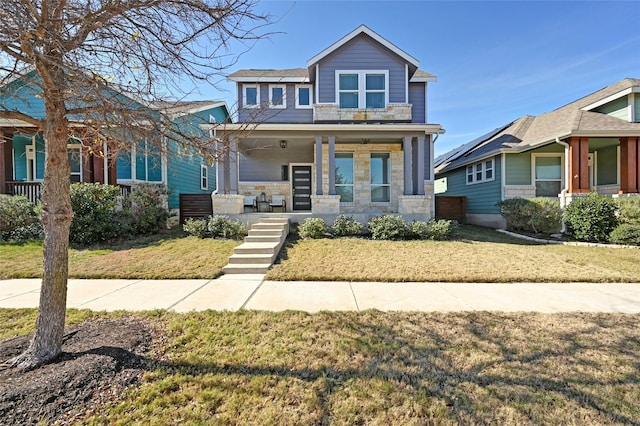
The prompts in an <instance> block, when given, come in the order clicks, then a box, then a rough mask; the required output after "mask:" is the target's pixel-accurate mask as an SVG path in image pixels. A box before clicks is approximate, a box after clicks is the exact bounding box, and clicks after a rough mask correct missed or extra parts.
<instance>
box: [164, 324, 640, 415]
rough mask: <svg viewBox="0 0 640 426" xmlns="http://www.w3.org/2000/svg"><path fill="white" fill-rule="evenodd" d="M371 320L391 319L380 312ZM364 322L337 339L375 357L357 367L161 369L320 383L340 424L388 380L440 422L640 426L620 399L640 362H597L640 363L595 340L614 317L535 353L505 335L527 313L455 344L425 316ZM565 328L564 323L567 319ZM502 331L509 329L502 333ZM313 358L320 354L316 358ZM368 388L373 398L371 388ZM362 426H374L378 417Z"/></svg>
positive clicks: (620, 340)
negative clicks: (503, 413)
mask: <svg viewBox="0 0 640 426" xmlns="http://www.w3.org/2000/svg"><path fill="white" fill-rule="evenodd" d="M320 315H323V314H320ZM326 315H329V314H326ZM330 315H340V314H330ZM370 315H384V314H379V313H375V312H371V311H370ZM358 318H360V316H355V320H354V316H351V315H349V316H348V317H347V318H344V320H345V321H348V323H347V324H346V325H345V327H346V328H341V329H339V330H336V336H335V338H336V339H340V340H341V341H344V342H345V343H344V344H345V345H347V346H348V347H349V350H352V351H353V353H352V357H357V356H361V357H363V358H364V359H366V360H367V362H366V363H365V364H364V365H362V366H360V367H357V368H354V367H349V366H347V365H343V366H338V365H334V366H326V365H325V366H322V367H319V368H309V367H305V366H303V365H299V366H297V367H291V366H290V365H284V364H283V365H275V364H274V365H251V364H220V363H216V362H214V361H208V360H207V361H204V362H171V361H161V362H159V363H158V364H157V365H156V368H157V369H160V370H161V371H163V372H164V373H166V374H179V375H183V376H192V377H194V378H195V377H198V376H203V375H208V374H216V375H223V376H224V375H229V376H240V377H248V378H250V377H258V376H273V377H277V378H283V379H296V380H299V381H302V382H306V383H308V384H309V385H311V384H312V383H314V384H316V385H318V383H316V382H320V383H321V385H320V386H319V390H317V393H316V397H317V401H318V404H319V405H320V407H318V408H319V410H320V412H321V413H322V420H321V424H330V423H331V422H332V420H331V419H336V417H337V416H338V417H339V414H340V413H336V412H335V409H334V408H333V407H332V401H331V396H332V395H335V394H336V393H339V392H340V391H342V390H345V389H346V388H347V387H348V386H354V384H353V383H354V381H357V380H364V381H365V382H366V381H369V380H372V379H379V380H382V381H384V382H385V383H387V384H389V385H390V386H391V387H392V388H394V392H395V391H396V390H398V389H402V391H401V392H406V389H411V392H410V393H412V394H413V396H414V397H416V398H417V396H418V395H424V396H425V398H426V401H427V402H429V403H431V404H433V403H434V402H436V403H439V404H440V405H441V406H442V405H443V406H445V407H446V416H448V418H446V419H443V418H436V420H440V421H443V420H444V421H451V420H453V421H455V422H457V423H460V424H492V423H495V422H499V421H501V420H502V421H504V418H502V419H501V418H500V417H499V416H498V417H496V416H497V414H496V413H497V412H499V411H500V410H501V409H502V408H504V407H508V408H509V409H510V410H512V411H515V412H516V413H517V415H519V416H520V418H521V419H527V421H528V422H532V423H534V424H536V423H557V422H558V421H559V422H560V423H564V422H567V421H570V422H574V421H579V420H578V419H582V418H583V416H586V417H587V418H589V419H590V420H591V421H592V422H593V423H592V424H599V423H602V422H604V423H622V424H635V425H637V424H640V422H638V414H639V413H640V406H639V405H638V404H640V403H639V402H638V399H636V400H635V401H636V402H635V405H631V406H629V404H628V403H626V405H625V402H622V401H620V400H618V399H617V397H616V395H620V393H625V392H627V391H628V390H629V388H631V392H637V389H638V386H639V385H640V369H638V363H637V361H631V363H635V373H633V374H626V375H622V376H621V377H618V376H616V375H615V373H613V372H609V373H608V374H609V376H607V377H601V374H599V373H600V372H602V371H603V370H605V369H606V368H605V367H606V362H605V361H603V360H602V359H601V358H600V362H597V361H595V360H594V359H593V357H592V352H594V351H599V352H603V351H604V352H606V353H604V354H603V355H604V356H605V358H606V357H607V356H613V354H619V356H620V357H628V358H629V359H631V360H635V359H637V358H636V357H637V353H638V351H639V350H640V339H639V338H638V336H637V335H618V336H617V337H616V338H615V339H611V340H609V341H598V340H592V339H590V338H589V336H590V335H591V333H592V332H595V331H600V332H602V330H603V329H608V328H610V327H612V320H610V319H608V318H611V317H607V316H604V315H603V316H598V315H590V316H585V317H583V318H584V321H585V324H586V326H585V327H582V329H581V331H579V332H578V331H568V332H560V333H558V335H557V337H559V338H561V341H560V342H553V344H549V345H546V341H544V340H545V339H546V338H548V337H549V336H548V335H546V334H545V333H544V330H543V331H541V332H542V333H543V335H545V336H546V337H545V338H544V339H543V342H538V341H536V339H535V338H534V339H533V340H532V341H531V342H529V343H530V345H528V346H526V345H525V346H526V347H521V346H517V345H515V344H513V343H512V342H510V341H509V339H508V338H505V330H506V329H508V327H509V325H510V323H511V324H514V321H517V320H524V321H526V319H527V315H521V316H516V319H515V320H514V319H513V317H505V316H504V315H497V314H496V315H494V314H489V313H479V314H468V315H467V316H466V320H465V321H460V322H461V323H463V327H462V328H461V329H460V330H459V331H460V333H465V334H466V335H467V338H468V340H469V341H468V342H467V343H466V344H465V343H460V342H452V341H451V340H449V339H448V338H447V333H444V334H443V333H442V332H435V331H434V332H432V331H430V330H428V329H425V328H424V322H421V321H417V320H414V319H412V318H420V317H419V316H417V315H416V316H413V317H412V316H408V317H403V318H402V321H399V322H396V323H395V324H394V325H382V324H380V323H371V322H368V321H366V320H365V321H361V320H358ZM434 318H435V319H434V320H435V321H440V322H442V324H439V326H444V327H448V326H449V325H450V323H449V322H448V320H447V319H446V317H445V316H442V317H437V316H436V317H434ZM558 321H560V322H562V317H561V316H560V317H558ZM628 321H635V322H636V327H637V318H636V319H633V318H632V317H631V318H630V319H628ZM408 329H411V330H414V331H415V330H421V334H420V336H418V338H416V336H415V335H413V334H412V332H408V331H405V330H408ZM494 330H499V331H500V332H498V333H494V332H493V331H494ZM454 334H455V333H454ZM506 334H508V333H506ZM525 340H527V339H525ZM203 344H204V342H203ZM261 344H262V345H264V344H265V342H264V341H263V342H262V343H261ZM458 345H460V346H458ZM545 345H546V346H545ZM227 346H228V345H227ZM225 347H226V346H225ZM308 355H309V356H310V357H313V356H314V354H313V353H310V354H308ZM259 362H260V361H256V363H259ZM617 362H620V360H618V361H617ZM547 365H549V366H550V365H555V366H557V367H558V373H550V372H549V370H548V368H547V367H546V366H547ZM632 367H633V366H632ZM580 371H582V373H579V372H580ZM587 371H590V372H591V374H590V373H586V372H587ZM232 382H233V380H232ZM355 386H357V385H355ZM365 386H367V385H366V384H365ZM612 387H613V388H617V389H618V390H619V391H620V392H616V391H615V389H614V391H610V388H612ZM309 388H311V386H309ZM314 388H318V386H314ZM364 391H365V393H366V391H367V390H366V389H365V390H364ZM347 393H348V392H347ZM353 393H358V392H352V394H353ZM369 396H372V397H373V398H380V401H383V400H384V398H385V396H386V395H385V394H384V393H380V394H379V395H369ZM631 400H633V399H631ZM367 402H369V401H367ZM360 403H362V401H360ZM423 403H424V401H423ZM354 404H357V402H355V403H354ZM432 408H433V407H432ZM380 410H382V408H380ZM554 410H556V411H567V410H569V411H571V410H576V411H578V410H580V411H581V413H577V412H573V413H572V412H567V413H566V415H567V416H568V417H567V418H565V419H563V418H561V419H558V418H556V417H555V415H554V414H553V412H554ZM359 420H361V421H362V422H364V423H367V421H370V420H371V419H369V418H361V419H359ZM422 420H424V419H422ZM587 423H588V422H587Z"/></svg>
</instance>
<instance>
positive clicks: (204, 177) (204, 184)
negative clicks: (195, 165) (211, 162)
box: [200, 164, 209, 190]
mask: <svg viewBox="0 0 640 426" xmlns="http://www.w3.org/2000/svg"><path fill="white" fill-rule="evenodd" d="M200 189H203V190H207V189H209V169H208V168H207V166H205V165H204V164H202V165H201V166H200Z"/></svg>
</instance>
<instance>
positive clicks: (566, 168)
mask: <svg viewBox="0 0 640 426" xmlns="http://www.w3.org/2000/svg"><path fill="white" fill-rule="evenodd" d="M556 143H557V144H559V145H562V146H564V188H562V191H560V200H561V202H560V207H562V208H564V207H566V206H565V203H566V195H567V191H569V179H570V176H569V144H568V143H566V142H562V141H561V140H560V138H558V137H556ZM566 231H567V227H566V226H565V223H564V218H563V219H562V229H560V232H562V233H563V234H564V233H565V232H566Z"/></svg>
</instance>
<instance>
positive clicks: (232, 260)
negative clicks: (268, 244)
mask: <svg viewBox="0 0 640 426" xmlns="http://www.w3.org/2000/svg"><path fill="white" fill-rule="evenodd" d="M276 256H277V253H274V254H233V255H231V256H229V264H230V265H237V264H244V265H246V264H263V263H268V264H271V263H273V261H274V260H275V258H276Z"/></svg>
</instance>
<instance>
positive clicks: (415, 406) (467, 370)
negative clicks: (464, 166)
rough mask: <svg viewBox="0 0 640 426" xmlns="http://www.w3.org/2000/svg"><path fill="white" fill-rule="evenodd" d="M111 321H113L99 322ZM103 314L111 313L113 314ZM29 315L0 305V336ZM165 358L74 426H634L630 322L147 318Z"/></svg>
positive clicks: (372, 316)
mask: <svg viewBox="0 0 640 426" xmlns="http://www.w3.org/2000/svg"><path fill="white" fill-rule="evenodd" d="M109 315H112V314H109ZM114 315H115V314H114ZM18 316H20V317H29V318H31V320H33V318H34V317H35V311H34V310H21V311H15V314H14V313H11V311H9V310H0V329H5V326H6V325H7V324H8V323H9V322H11V321H12V320H11V318H16V317H18ZM147 318H148V319H150V320H152V321H154V322H155V323H156V325H157V327H158V328H159V329H161V330H164V334H165V337H164V338H163V346H164V347H165V350H164V352H163V353H162V354H161V355H160V358H159V359H157V360H156V362H155V363H152V366H151V367H150V368H149V370H148V371H147V373H146V374H145V375H144V379H143V383H142V385H141V386H140V387H139V388H137V389H135V390H132V391H130V392H128V393H127V394H126V395H122V398H121V399H119V400H115V401H113V402H112V403H111V404H110V405H108V406H106V407H102V408H100V409H99V410H97V411H94V413H95V415H94V417H90V418H86V419H82V420H81V423H83V424H116V425H117V424H130V423H145V424H159V425H162V424H183V423H191V424H256V425H258V424H260V425H262V424H278V425H280V424H282V425H317V424H335V425H352V424H371V425H388V424H402V425H424V424H434V425H449V424H470V425H474V424H522V425H537V424H580V425H615V424H635V422H637V419H638V418H640V366H639V364H638V358H637V354H638V353H639V352H640V316H638V315H622V314H555V315H548V314H532V313H515V314H494V313H486V312H475V313H459V314H437V313H382V312H378V311H366V312H361V313H357V312H343V313H319V314H314V315H310V314H305V313H300V312H282V313H268V312H254V311H240V312H199V313H190V314H176V313H160V312H155V313H153V314H152V315H150V316H148V317H147Z"/></svg>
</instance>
